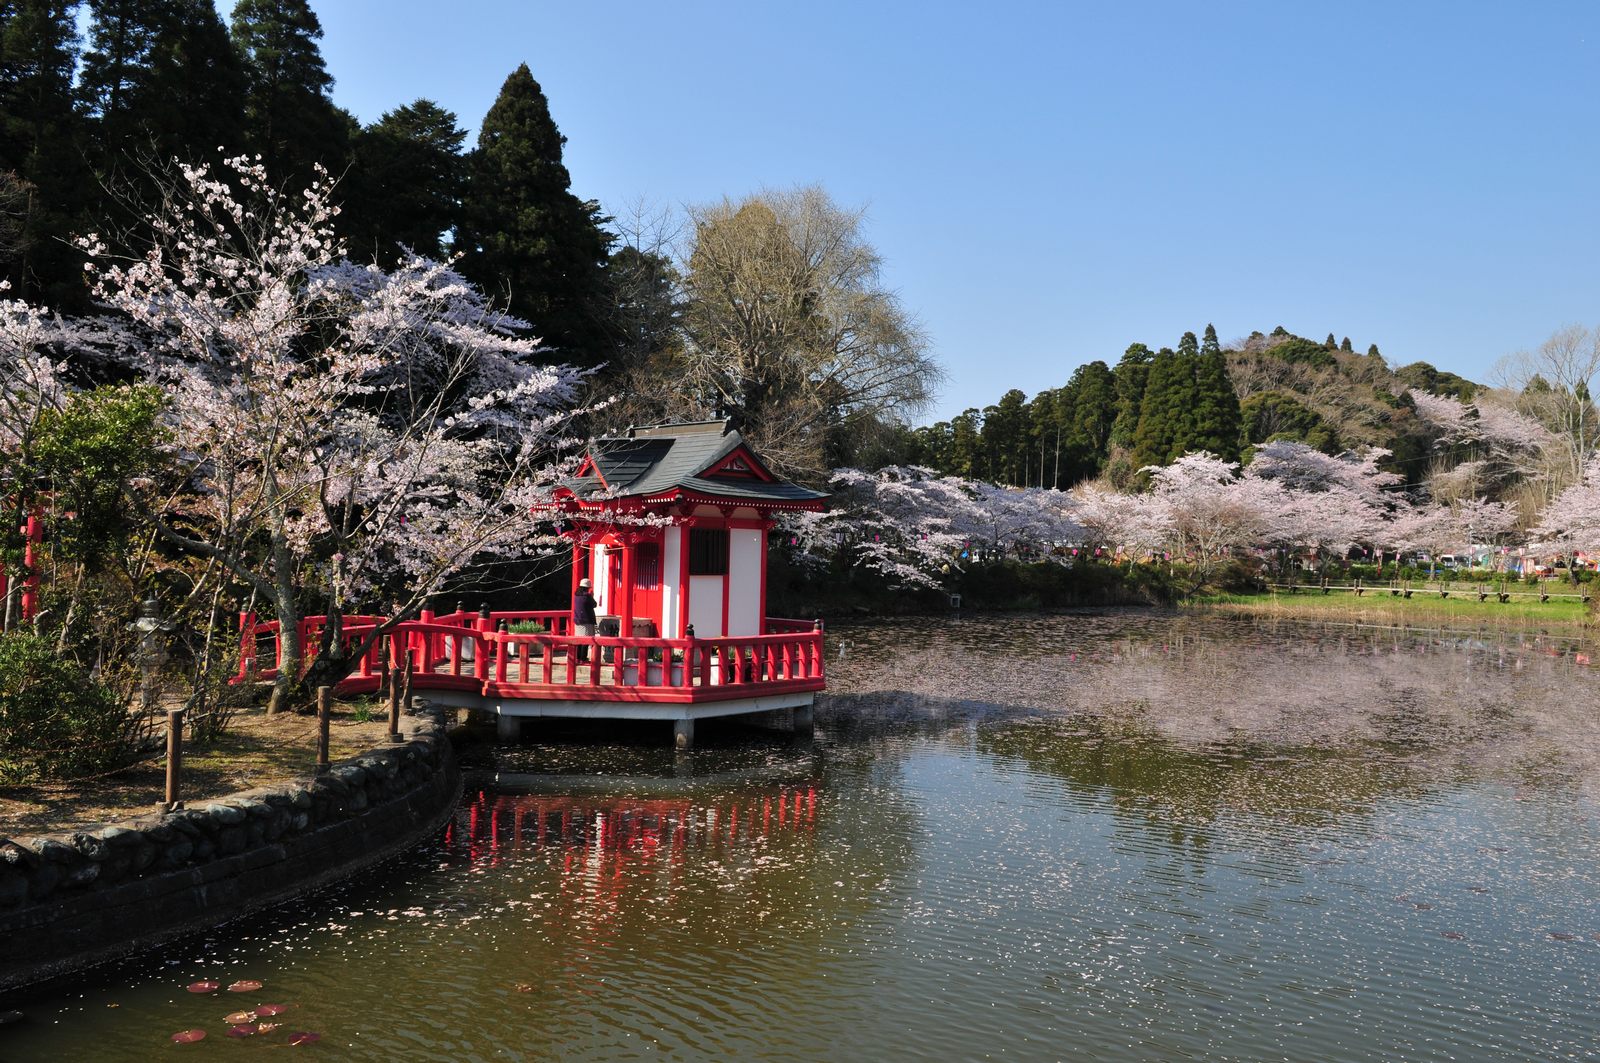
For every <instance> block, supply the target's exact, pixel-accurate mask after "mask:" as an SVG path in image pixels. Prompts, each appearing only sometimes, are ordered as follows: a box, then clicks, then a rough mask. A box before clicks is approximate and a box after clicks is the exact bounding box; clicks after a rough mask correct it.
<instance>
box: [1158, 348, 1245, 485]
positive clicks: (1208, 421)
mask: <svg viewBox="0 0 1600 1063" xmlns="http://www.w3.org/2000/svg"><path fill="white" fill-rule="evenodd" d="M1194 397H1195V401H1194V405H1193V406H1192V407H1191V409H1190V421H1189V424H1190V426H1191V430H1190V434H1189V436H1188V438H1187V439H1185V440H1184V441H1183V450H1184V451H1185V452H1187V451H1191V450H1206V451H1210V452H1211V453H1212V454H1215V455H1216V456H1217V457H1219V458H1221V459H1222V460H1223V461H1238V460H1239V436H1240V433H1241V431H1242V430H1243V419H1242V418H1241V416H1240V414H1239V396H1238V394H1237V393H1236V392H1235V391H1234V390H1233V380H1232V378H1230V377H1229V376H1228V360H1227V358H1226V357H1224V355H1223V353H1222V351H1221V350H1220V349H1214V350H1212V351H1211V353H1209V354H1201V355H1200V356H1199V357H1198V359H1197V360H1196V363H1195V386H1194ZM1174 456H1176V455H1174Z"/></svg>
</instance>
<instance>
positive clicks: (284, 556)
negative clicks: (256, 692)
mask: <svg viewBox="0 0 1600 1063" xmlns="http://www.w3.org/2000/svg"><path fill="white" fill-rule="evenodd" d="M274 539H275V541H274V542H273V544H272V555H273V556H272V562H273V564H272V568H273V573H272V575H273V599H274V602H275V604H276V606H277V611H278V675H277V678H275V679H273V681H272V697H271V698H270V699H269V700H268V701H267V715H268V716H272V715H274V714H276V713H280V712H286V711H288V710H289V709H290V708H291V707H292V706H293V704H294V702H293V698H294V694H295V691H296V689H297V688H298V687H299V685H300V657H301V655H302V654H303V653H304V652H305V648H304V647H303V646H301V645H300V606H299V603H298V602H296V601H295V596H294V565H293V564H292V562H291V559H290V556H289V546H288V544H287V543H286V542H285V541H284V540H283V537H282V536H281V535H278V536H274Z"/></svg>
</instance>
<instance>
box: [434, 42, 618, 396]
mask: <svg viewBox="0 0 1600 1063" xmlns="http://www.w3.org/2000/svg"><path fill="white" fill-rule="evenodd" d="M566 142H567V138H566V137H564V136H562V135H561V132H560V130H558V129H557V128H556V123H555V121H554V120H553V119H552V118H551V117H550V104H549V102H548V101H547V100H546V99H545V96H544V90H543V89H541V88H540V87H539V83H538V82H537V81H535V80H534V79H533V74H532V73H531V72H530V71H529V70H528V67H527V64H523V65H522V66H519V67H517V69H516V70H514V71H512V73H511V76H510V77H508V78H506V81H505V84H504V85H503V86H501V88H500V96H499V98H498V99H496V100H495V101H494V106H493V107H490V108H489V113H488V114H487V115H486V116H484V119H483V127H482V129H481V130H480V131H479V134H478V148H477V150H476V151H474V152H473V153H472V158H471V163H470V169H469V174H470V176H469V179H468V184H467V194H466V201H465V204H464V207H463V210H462V219H463V224H462V233H461V240H460V247H461V251H462V252H463V254H464V257H463V259H462V262H461V270H462V272H463V273H465V274H466V276H467V277H468V278H469V279H471V280H473V281H475V282H476V283H477V284H478V285H479V286H480V287H482V288H483V289H484V291H486V292H487V293H489V294H490V295H491V296H494V297H498V298H502V299H507V300H508V301H509V303H510V308H511V312H512V313H513V314H515V315H516V316H518V317H520V318H523V319H525V320H527V321H529V322H531V323H532V324H533V327H534V330H535V331H536V332H537V333H538V335H539V336H540V337H541V338H542V339H543V340H544V342H545V343H546V344H548V345H550V346H552V347H555V348H556V349H557V354H556V357H558V358H559V359H560V360H561V361H564V362H570V363H573V364H577V365H591V366H592V365H594V364H595V363H596V362H598V361H600V360H601V359H602V358H604V356H605V352H606V351H607V349H608V345H609V342H610V341H609V338H608V336H607V334H606V330H605V328H604V325H603V324H602V321H603V318H602V315H601V313H600V308H601V304H602V301H603V300H604V298H605V293H606V280H605V265H606V255H607V252H608V251H609V249H610V245H611V234H610V233H608V232H606V231H605V229H604V228H603V227H602V226H603V223H604V221H605V219H604V218H603V217H602V216H601V214H600V207H599V204H597V203H595V202H594V201H593V200H587V201H586V200H581V199H579V198H578V197H577V196H575V195H573V194H572V191H571V185H572V178H571V176H570V175H569V174H568V173H567V168H566V166H565V165H564V164H563V163H562V161H561V149H562V145H564V144H565V143H566Z"/></svg>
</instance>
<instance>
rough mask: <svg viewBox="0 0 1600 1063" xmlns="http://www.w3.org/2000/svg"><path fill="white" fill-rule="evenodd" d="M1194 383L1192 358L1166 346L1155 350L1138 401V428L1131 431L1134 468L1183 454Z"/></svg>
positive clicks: (1161, 462)
mask: <svg viewBox="0 0 1600 1063" xmlns="http://www.w3.org/2000/svg"><path fill="white" fill-rule="evenodd" d="M1194 383H1195V380H1194V368H1193V359H1192V358H1185V357H1183V356H1182V355H1179V354H1177V353H1175V352H1174V351H1173V350H1172V348H1170V347H1163V348H1161V350H1159V351H1157V352H1156V356H1155V358H1154V359H1152V360H1151V362H1150V376H1149V379H1148V381H1147V382H1146V383H1145V388H1144V401H1143V402H1141V403H1140V404H1139V427H1138V428H1137V429H1135V430H1134V433H1133V461H1134V465H1135V467H1136V468H1142V467H1144V466H1146V465H1165V464H1167V463H1168V462H1170V461H1171V460H1172V459H1173V458H1176V457H1177V456H1178V455H1180V454H1182V453H1183V449H1184V448H1183V442H1184V437H1185V435H1186V434H1187V433H1186V422H1187V420H1188V417H1189V411H1190V410H1191V409H1192V408H1193V406H1194V399H1195V394H1194Z"/></svg>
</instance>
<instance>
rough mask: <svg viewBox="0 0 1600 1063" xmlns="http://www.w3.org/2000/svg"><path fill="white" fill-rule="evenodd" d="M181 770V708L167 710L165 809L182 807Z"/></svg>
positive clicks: (170, 809) (171, 809)
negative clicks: (179, 792) (180, 796)
mask: <svg viewBox="0 0 1600 1063" xmlns="http://www.w3.org/2000/svg"><path fill="white" fill-rule="evenodd" d="M182 770H183V710H182V709H168V710H167V811H169V812H171V811H173V810H174V809H177V808H180V807H182V804H183V802H181V801H179V800H178V776H179V772H181V771H182Z"/></svg>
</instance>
